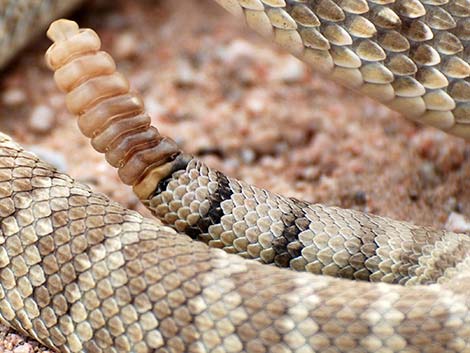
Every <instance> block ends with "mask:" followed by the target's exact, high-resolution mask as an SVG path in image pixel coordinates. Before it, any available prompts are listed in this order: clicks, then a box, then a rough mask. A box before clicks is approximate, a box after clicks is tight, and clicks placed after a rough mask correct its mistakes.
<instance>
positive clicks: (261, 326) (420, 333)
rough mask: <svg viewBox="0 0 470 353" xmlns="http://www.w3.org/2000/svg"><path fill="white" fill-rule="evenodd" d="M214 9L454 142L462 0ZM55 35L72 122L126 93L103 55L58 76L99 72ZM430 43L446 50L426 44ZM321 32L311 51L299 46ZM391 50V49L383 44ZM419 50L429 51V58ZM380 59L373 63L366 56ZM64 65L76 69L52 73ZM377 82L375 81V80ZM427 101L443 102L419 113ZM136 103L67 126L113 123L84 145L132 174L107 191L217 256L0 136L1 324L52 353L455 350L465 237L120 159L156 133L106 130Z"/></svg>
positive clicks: (95, 128)
mask: <svg viewBox="0 0 470 353" xmlns="http://www.w3.org/2000/svg"><path fill="white" fill-rule="evenodd" d="M218 2H219V3H221V4H222V5H223V6H225V7H226V8H228V9H229V10H230V11H231V12H234V13H236V14H238V15H243V16H245V18H246V19H247V22H248V24H250V25H251V26H252V27H255V28H256V29H258V30H259V31H260V32H262V33H263V34H265V35H273V36H274V38H275V40H276V41H277V42H278V43H280V44H281V45H284V46H286V47H287V48H288V49H290V50H291V51H292V52H293V53H294V54H296V55H299V56H301V57H304V59H306V60H313V59H315V60H314V64H321V66H322V67H323V69H324V70H332V72H335V73H336V74H335V75H336V76H338V75H339V76H341V75H344V76H345V77H346V75H348V76H347V77H349V78H355V79H357V80H350V83H353V85H355V86H356V87H357V88H362V90H363V91H366V92H372V91H373V92H381V93H384V94H385V93H386V92H388V93H387V94H388V95H386V97H388V98H387V99H384V100H386V101H388V103H389V105H391V106H393V107H395V108H397V109H398V110H400V109H404V108H405V107H406V111H407V113H408V114H409V115H410V116H411V117H412V118H414V119H417V120H422V121H424V122H428V123H431V124H434V125H438V126H439V127H441V128H444V129H447V130H449V131H451V132H453V133H456V134H460V135H463V136H466V132H465V131H466V128H465V122H464V120H465V117H466V118H468V114H467V113H465V111H466V109H467V108H466V107H467V104H468V99H467V98H468V88H467V85H468V76H469V75H468V72H467V71H465V70H467V68H468V46H467V43H468V37H467V33H468V18H469V10H470V7H467V5H468V1H466V0H456V1H449V2H445V1H441V2H433V1H426V2H424V1H423V2H420V1H413V0H398V1H380V0H377V1H370V2H366V1H358V0H343V1H336V2H333V1H328V0H318V1H283V0H269V1H268V0H263V1H260V0H218ZM44 3H48V4H49V5H50V6H53V5H51V4H54V3H55V2H54V1H51V2H48V1H45V2H44ZM30 4H31V6H32V7H33V8H35V9H36V10H37V9H38V7H37V6H38V5H37V3H36V2H31V3H30ZM11 6H12V7H15V5H11ZM35 6H36V7H35ZM40 6H45V5H40ZM49 8H52V7H49ZM25 9H26V8H23V9H22V10H25ZM20 12H21V11H20ZM10 14H11V12H10V13H5V14H4V16H8V15H10ZM445 14H447V15H445ZM439 16H440V17H439ZM446 16H447V17H446ZM385 20H388V21H389V22H384V21H385ZM446 21H447V22H446ZM446 23H447V25H449V23H453V24H455V26H453V27H448V26H447V27H446V26H445V24H446ZM63 24H64V22H62V25H63ZM388 25H390V27H387V26H388ZM392 25H393V26H392ZM372 27H373V28H374V29H375V30H374V29H373V28H372ZM56 29H57V30H54V29H53V28H52V27H51V31H52V32H50V36H51V38H52V39H53V40H54V42H55V44H54V46H53V47H52V48H56V49H57V48H59V49H60V48H62V49H60V50H55V51H54V49H51V50H50V51H49V57H48V62H49V64H50V66H52V67H53V68H54V69H56V70H58V71H56V80H57V82H58V83H59V86H60V87H61V88H63V89H64V90H66V91H69V92H70V93H69V98H68V103H69V104H68V106H69V108H70V107H72V109H71V110H72V111H73V112H74V113H77V114H78V115H80V116H81V119H82V117H83V115H86V114H88V113H89V112H90V111H92V109H97V107H98V108H99V107H103V106H109V102H110V101H111V100H113V99H116V97H118V98H119V97H121V96H127V97H129V94H130V93H129V92H128V87H127V85H126V84H121V83H122V82H123V81H122V80H121V81H119V80H120V76H119V75H118V74H115V73H114V66H113V65H110V64H109V63H110V61H109V60H108V61H107V63H108V64H103V65H104V67H106V68H107V70H108V71H106V70H104V71H101V70H98V71H94V70H93V69H92V68H93V67H95V66H93V65H82V66H80V65H78V66H73V65H72V66H68V65H69V64H70V63H75V64H76V63H77V62H80V60H82V58H84V57H87V58H89V57H95V55H98V56H100V58H101V59H100V60H101V61H100V62H101V63H103V62H104V61H106V60H107V59H104V61H103V60H102V59H103V58H104V57H105V54H99V53H100V52H99V51H98V50H99V47H93V48H91V49H89V50H86V51H84V52H80V50H79V49H80V48H83V47H86V45H87V43H88V42H87V41H81V42H80V41H76V39H77V36H78V35H79V34H80V33H85V32H86V31H83V30H78V27H75V26H74V25H71V23H70V22H65V26H62V27H61V26H58V27H57V28H56ZM427 29H429V30H430V31H431V32H432V33H433V35H432V37H430V34H429V33H428V32H427ZM335 31H336V32H335ZM434 32H436V33H434ZM367 33H368V34H370V36H368V37H367V36H365V34H367ZM397 33H398V35H399V36H397ZM442 33H446V34H442ZM387 35H390V36H392V37H391V38H390V37H388V40H385V39H384V38H385V37H387ZM419 35H423V36H424V37H419ZM452 36H453V37H455V38H457V40H458V42H459V43H460V44H461V46H460V47H459V46H458V45H456V46H455V47H453V48H454V49H456V48H457V47H459V48H461V50H457V49H456V51H455V52H452V50H450V49H449V48H448V47H446V45H448V43H449V42H448V41H449V40H450V39H448V38H453V37H452ZM440 37H445V38H447V39H446V40H447V41H446V40H443V41H440V42H439V41H435V40H436V39H435V38H440ZM299 38H300V39H299ZM322 38H323V39H326V42H327V43H328V44H325V46H324V47H314V44H315V43H316V44H315V45H320V44H318V43H320V42H321V40H323V39H322ZM348 38H350V39H351V40H350V41H349V39H348ZM402 38H404V39H405V40H406V41H407V43H408V44H409V47H408V49H406V50H396V51H393V50H390V48H394V46H398V45H399V44H400V43H401V44H403V43H404V42H403V40H402ZM420 38H421V39H422V40H418V39H420ZM345 39H347V40H345ZM299 40H300V42H299ZM454 42H455V41H454ZM77 43H78V44H77ZM299 43H300V45H299ZM384 43H388V45H389V47H382V46H384ZM439 43H440V44H439ZM454 44H455V43H454ZM380 45H382V46H380ZM378 48H381V50H382V51H380V50H379V49H378ZM403 48H404V47H403ZM403 48H401V49H403ZM420 48H421V49H420ZM422 48H425V49H428V48H430V49H432V50H429V52H431V53H432V54H433V55H432V58H433V61H429V59H430V58H431V57H428V56H427V53H428V51H426V50H425V49H422ZM443 48H444V49H443ZM77 50H78V51H77ZM423 51H424V54H423ZM57 52H59V53H61V55H63V56H62V59H61V60H59V61H57V62H54V59H56V58H61V56H60V55H58V54H57ZM434 52H436V53H438V56H439V58H440V59H439V60H438V62H437V61H436V60H435V59H436V56H435V55H434ZM51 53H52V54H51ZM380 53H384V55H382V56H381V58H382V59H381V60H377V59H378V57H374V56H373V55H375V54H377V55H378V54H380ZM413 53H414V54H413ZM417 53H418V54H421V55H418V54H417ZM404 54H406V55H404ZM103 55H104V56H103ZM354 55H356V56H357V57H358V58H359V62H360V63H358V62H357V60H356V59H355V56H354ZM405 57H408V58H409V60H410V61H412V62H413V63H414V67H415V68H416V71H415V72H411V71H410V72H408V73H406V74H405V73H404V72H402V73H401V74H399V73H397V72H395V71H394V70H392V68H393V67H394V66H393V65H392V62H393V61H394V60H395V61H396V60H398V62H400V60H402V62H401V63H402V64H403V60H405V61H406V59H404V58H405ZM372 59H374V60H372ZM417 59H420V60H422V61H418V60H417ZM322 60H323V61H322ZM413 60H414V61H413ZM353 62H356V64H358V65H359V66H358V67H352V66H351V64H352V63H353ZM449 62H451V63H454V64H455V63H457V64H455V65H454V64H449ZM88 63H90V62H88ZM106 65H108V66H106ZM390 65H392V66H390ZM446 65H447V66H446ZM448 65H450V67H451V68H453V69H456V67H457V68H460V69H459V70H460V71H459V70H457V71H458V72H460V74H461V75H462V76H461V77H457V76H456V72H457V71H453V70H449V67H448ZM66 67H68V68H70V67H72V68H73V67H75V68H78V69H77V70H78V71H74V70H69V71H68V73H67V70H65V69H64V71H63V72H65V73H66V74H63V75H57V72H59V71H60V70H61V69H62V68H66ZM84 67H86V68H87V69H89V70H88V71H87V70H86V69H85V68H84ZM399 68H404V65H398V67H396V69H399ZM387 70H388V71H387ZM423 71H424V72H428V71H429V72H432V73H434V74H436V75H438V74H437V72H439V73H440V74H441V76H443V77H445V82H446V85H441V86H439V87H437V86H436V87H434V86H433V87H431V86H429V87H428V85H427V81H422V80H420V78H422V77H424V76H426V75H424V76H423V75H422V72H423ZM389 72H390V73H391V76H390V75H389ZM465 72H466V75H464V73H465ZM82 73H83V75H82ZM383 73H386V74H383ZM75 74H76V75H75ZM379 74H380V75H379ZM382 74H383V75H382ZM74 75H75V76H74ZM103 75H105V76H103ZM387 75H388V79H387V80H388V81H389V82H385V81H383V82H381V81H380V82H379V80H378V77H382V78H383V77H386V76H387ZM359 76H360V77H361V79H360V80H359ZM441 76H439V77H441ZM71 77H72V79H70V78H71ZM104 77H106V78H110V77H111V79H110V80H107V79H105V78H104ZM116 77H118V78H117V79H116ZM97 78H98V80H97ZM441 78H442V77H441ZM67 80H68V81H67ZM413 80H414V81H413ZM116 82H121V83H118V84H116ZM397 82H398V83H397ZM433 82H434V81H433ZM443 82H444V81H442V82H441V83H443ZM108 83H109V85H108ZM425 83H426V84H425ZM407 84H409V85H411V86H410V87H408V86H407ZM418 84H419V85H421V86H422V87H423V89H421V88H420V89H419V90H418V91H419V92H420V93H421V94H420V95H417V96H409V95H408V96H402V95H401V93H403V91H401V90H400V89H403V90H404V91H406V92H411V91H413V90H412V89H411V88H412V87H419V86H418ZM113 85H114V86H113ZM84 87H88V89H87V90H83V89H82V88H84ZM110 87H111V88H110ZM114 87H118V88H119V90H118V91H115V90H114ZM372 87H373V88H374V89H373V90H371V88H372ZM397 87H398V88H397ZM392 91H393V94H391V93H390V92H392ZM77 92H84V93H82V95H77V94H76V93H77ZM89 92H92V94H91V95H90V96H89V97H88V96H87V95H88V94H89ZM400 92H401V93H400ZM416 92H417V91H416ZM416 92H415V93H416ZM371 94H372V93H371ZM384 94H380V96H382V97H385V95H384ZM131 96H132V97H137V95H134V94H133V93H132V94H131ZM433 96H434V98H436V97H437V98H438V100H437V101H441V102H446V101H447V102H449V101H452V102H453V104H442V105H441V104H434V103H435V102H436V101H435V100H434V101H433V99H432V97H433ZM70 97H72V98H70ZM442 97H444V98H445V99H443V98H442ZM88 98H89V100H87V99H88ZM136 100H137V101H138V98H135V99H134V100H133V101H136ZM118 101H119V100H118ZM83 102H85V103H86V104H84V105H83ZM432 102H434V103H432ZM106 104H108V105H106ZM137 106H138V109H135V105H134V108H133V110H131V111H129V112H128V113H129V114H127V113H125V112H122V114H121V112H120V113H119V114H118V115H116V113H114V114H110V115H109V116H108V117H107V118H106V114H104V115H95V116H100V117H102V118H100V119H101V120H100V121H101V123H102V125H100V124H101V123H100V124H97V125H93V124H92V123H86V122H87V120H82V121H84V122H85V123H84V125H82V126H81V127H82V128H85V130H86V129H87V128H90V126H92V129H91V130H90V133H89V134H88V135H89V136H90V137H94V138H96V136H99V134H98V132H99V133H102V132H103V131H105V129H104V128H105V127H106V129H107V128H109V129H111V130H112V129H113V128H116V129H117V130H116V131H118V133H117V134H116V135H115V136H114V137H113V143H110V144H109V146H108V148H104V147H105V144H104V145H102V146H101V147H100V144H99V143H98V144H96V143H95V147H97V149H98V150H100V149H101V150H102V151H104V152H106V153H107V157H108V160H109V159H111V160H112V161H113V165H115V166H116V167H118V168H121V170H122V167H124V166H126V163H132V165H134V163H135V162H136V161H137V162H138V163H137V164H136V165H138V166H139V168H138V169H135V170H137V173H136V174H135V176H133V177H132V178H127V177H128V174H127V173H121V174H120V175H121V177H122V178H123V180H124V181H125V182H126V181H127V182H128V183H129V184H131V185H133V186H134V190H135V191H136V192H137V194H138V195H139V197H140V198H141V199H142V201H143V202H144V203H145V204H146V205H147V207H149V208H150V209H151V210H152V211H153V212H154V214H155V215H156V216H157V217H159V218H160V219H162V220H163V221H164V222H165V223H166V224H169V225H171V226H173V228H175V229H176V230H178V231H179V232H186V233H187V234H188V235H190V236H191V237H192V238H193V239H198V240H203V241H204V242H206V243H208V244H209V245H211V246H212V247H216V248H223V249H224V250H226V252H223V251H221V250H218V249H213V248H209V247H207V246H206V245H204V244H203V243H202V242H194V241H193V240H191V239H189V238H188V237H187V236H184V235H181V234H177V233H175V232H174V231H172V230H170V229H169V228H166V227H163V226H161V225H159V224H158V223H155V222H153V221H151V220H146V219H144V218H142V217H141V216H139V215H138V214H136V213H134V212H131V211H127V210H125V209H123V208H122V207H120V206H119V205H117V204H115V203H112V202H111V201H109V200H108V199H107V198H106V197H104V196H102V195H95V194H93V193H92V192H91V191H90V190H89V189H87V188H86V187H84V186H83V185H80V184H77V183H75V182H74V181H73V180H72V179H71V178H70V177H68V176H66V175H63V174H60V173H57V172H56V171H54V170H53V169H51V168H50V167H48V166H47V165H45V164H44V163H42V162H41V161H39V160H38V159H37V158H36V157H34V156H33V155H31V154H29V153H27V152H25V151H23V150H22V149H21V148H20V147H19V146H18V145H16V144H15V143H13V142H12V141H11V140H10V139H9V138H8V137H7V136H5V135H2V136H1V138H0V181H1V188H0V191H1V193H0V212H1V213H0V217H1V224H2V227H1V235H2V242H3V245H2V248H0V249H1V252H2V254H1V256H0V267H1V272H0V278H1V281H0V288H1V289H2V291H1V293H0V297H1V299H0V319H1V320H2V322H4V323H6V324H8V325H11V326H12V327H14V328H16V329H17V330H20V331H22V332H24V333H26V334H28V335H31V336H32V337H34V338H36V339H38V340H39V341H40V342H42V343H44V344H46V345H48V346H50V347H54V348H57V349H59V350H60V351H63V352H79V351H86V352H93V353H94V352H256V353H258V352H260V353H262V352H298V353H307V352H319V351H321V352H468V351H470V313H469V311H470V295H469V293H470V256H469V255H470V238H468V237H467V236H466V235H463V234H455V233H450V232H445V231H437V230H432V229H427V228H422V227H417V226H414V225H411V224H407V223H403V222H397V221H393V220H390V219H386V218H382V217H377V216H372V215H367V214H363V213H359V212H356V211H351V210H343V209H339V208H329V207H325V206H322V205H312V204H308V203H305V202H302V201H299V200H295V199H290V198H285V197H282V196H278V195H275V194H272V193H270V192H268V191H265V190H261V189H258V188H256V187H253V186H250V185H248V184H246V183H243V182H240V181H237V180H234V179H232V178H229V177H227V176H225V175H223V174H222V173H220V172H218V171H215V170H212V169H210V168H209V167H207V166H205V165H204V164H203V163H201V162H200V161H198V160H197V159H194V158H192V157H190V156H187V155H184V154H183V153H180V152H179V151H178V150H177V148H176V147H174V146H173V145H172V146H173V147H171V151H172V153H155V154H154V155H153V156H154V157H153V159H147V158H137V159H136V160H135V161H134V160H133V158H132V157H133V156H136V155H138V153H139V152H140V151H147V148H150V149H152V148H154V147H155V148H158V147H157V146H158V143H159V142H160V141H162V138H161V137H160V136H159V135H157V133H156V132H155V133H149V134H148V135H145V133H146V131H150V130H149V129H150V128H149V126H148V122H147V120H146V119H145V118H144V119H143V120H142V121H143V123H142V124H140V123H139V124H138V126H137V125H136V126H134V127H133V128H129V126H130V125H128V124H124V123H122V121H126V118H129V119H131V120H132V121H136V120H134V119H135V117H137V116H140V114H143V111H142V109H143V107H140V105H139V104H137ZM74 108H76V109H74ZM462 112H463V113H462ZM131 113H132V114H131ZM465 114H467V115H465ZM89 115H90V114H89ZM118 117H119V119H118ZM430 117H431V118H430ZM451 117H452V118H451ZM462 117H463V118H462ZM139 121H140V120H139ZM119 122H121V123H119ZM90 124H91V125H90ZM85 125H86V126H85ZM119 129H120V130H119ZM82 130H83V129H82ZM113 131H114V130H113ZM119 131H121V133H119ZM139 131H142V132H143V134H140V135H139V134H137V133H136V132H139ZM152 131H154V130H152ZM132 136H144V137H141V139H140V140H139V139H137V140H133V139H132V138H130V137H132ZM95 141H96V140H95ZM136 141H137V142H136ZM121 142H122V143H121ZM116 146H123V147H122V148H118V149H115V147H116ZM116 151H117V152H119V153H117V152H116ZM108 153H110V154H108ZM116 153H117V154H116ZM143 155H145V153H144V154H143ZM142 163H144V164H142ZM129 170H134V169H132V168H130V169H129ZM227 252H231V253H238V254H239V255H242V256H243V257H246V258H251V259H256V260H258V261H257V262H254V261H249V260H244V259H242V258H241V257H238V256H234V255H229V254H227ZM259 262H264V263H268V264H269V263H274V264H276V265H277V266H278V267H289V268H290V269H293V270H297V271H308V272H311V273H305V272H304V273H299V272H294V271H288V270H286V269H279V268H276V267H274V266H264V265H262V264H260V263H259ZM312 273H313V274H312ZM320 274H323V275H328V276H319V275H320ZM333 277H343V278H344V279H338V278H333ZM350 279H358V280H364V281H356V282H351V281H350ZM366 281H371V282H382V283H368V282H366ZM384 282H386V283H384ZM405 284H406V286H403V285H405Z"/></svg>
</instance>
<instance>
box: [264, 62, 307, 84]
mask: <svg viewBox="0 0 470 353" xmlns="http://www.w3.org/2000/svg"><path fill="white" fill-rule="evenodd" d="M305 72H306V69H305V64H303V63H302V62H301V61H300V60H299V59H296V58H293V57H289V58H288V59H286V60H283V62H282V63H281V64H279V65H276V69H275V71H274V72H273V73H272V79H274V80H278V81H283V82H285V83H296V82H299V81H301V80H302V79H303V77H304V76H305Z"/></svg>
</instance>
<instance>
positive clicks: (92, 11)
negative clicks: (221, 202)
mask: <svg viewBox="0 0 470 353" xmlns="http://www.w3.org/2000/svg"><path fill="white" fill-rule="evenodd" d="M103 3H104V2H101V1H95V2H93V3H91V4H89V5H87V6H84V7H83V8H81V9H80V10H79V11H78V12H76V13H75V14H74V15H73V16H72V17H73V18H74V19H75V20H77V21H78V22H79V23H80V25H81V26H82V27H92V28H94V29H95V30H96V31H97V32H98V33H99V34H100V36H101V37H102V40H103V46H104V49H105V50H107V51H109V52H110V53H111V54H112V55H113V56H114V57H115V58H116V61H117V63H118V67H119V69H120V70H121V71H122V72H123V73H124V74H126V75H127V76H128V77H129V79H130V81H131V83H132V86H133V88H134V89H136V90H138V91H140V92H141V93H142V94H143V97H144V100H145V103H146V106H147V109H148V111H149V112H150V114H151V115H152V119H153V123H154V124H155V125H156V126H157V127H158V128H159V129H160V131H161V132H162V133H164V134H166V135H168V136H170V137H172V138H173V139H175V140H176V141H177V142H178V143H179V144H180V145H181V147H182V148H183V149H184V150H185V151H187V152H190V153H192V154H195V155H197V156H199V157H200V158H201V159H203V160H204V161H206V162H207V163H208V164H209V165H210V166H212V167H215V168H218V169H220V170H221V171H223V172H225V173H226V174H228V175H230V176H233V177H237V178H240V179H243V180H245V181H247V182H249V183H252V184H255V185H257V186H260V187H263V188H267V189H269V190H271V191H274V192H276V193H281V194H283V195H286V196H294V197H297V198H300V199H304V200H308V201H311V202H321V203H325V204H328V205H336V206H340V207H348V208H355V209H358V210H362V211H367V212H372V213H375V214H379V215H383V216H388V217H392V218H395V219H400V220H406V221H412V222H414V223H417V224H421V225H428V226H434V227H440V228H442V227H443V226H444V225H445V224H446V223H447V227H448V228H449V227H453V228H459V226H462V224H464V223H465V215H470V180H469V178H468V176H469V175H470V163H469V159H470V153H469V152H470V148H469V146H468V145H466V144H465V143H464V141H463V140H461V139H458V138H455V137H452V136H449V135H446V134H445V133H443V132H440V131H438V130H436V129H433V128H427V127H423V126H419V125H416V124H414V123H412V122H410V121H407V120H406V119H405V118H403V117H402V116H400V115H399V114H397V113H393V112H391V111H390V110H388V109H387V108H385V107H383V106H382V105H380V104H379V103H376V102H374V101H372V100H370V99H368V98H365V97H362V96H359V95H357V94H355V93H353V92H351V91H348V90H346V89H344V88H342V87H341V86H339V85H337V84H335V83H333V82H331V81H330V80H328V79H327V78H325V77H322V76H321V75H320V74H318V73H316V72H313V71H311V70H310V69H309V68H308V67H307V66H306V65H304V64H302V63H301V62H300V61H298V60H297V59H295V58H293V57H291V56H290V55H288V54H286V53H285V52H283V51H282V50H281V49H279V48H277V47H275V46H273V45H271V44H269V43H267V42H266V41H265V40H263V39H261V38H260V37H258V36H257V35H256V34H254V33H252V32H251V31H249V30H247V29H246V28H245V26H244V24H243V23H242V22H241V21H239V20H236V19H234V18H232V17H231V15H229V14H227V13H225V12H224V11H223V10H222V9H220V8H218V6H217V5H216V4H215V3H213V2H211V1H210V0H201V1H192V0H184V1H183V0H180V1H172V0H165V1H163V0H162V1H159V2H155V1H124V0H118V1H114V2H113V5H112V6H109V5H103ZM48 45H49V42H48V41H47V39H46V38H43V37H40V38H38V39H37V41H36V43H35V44H34V45H32V46H30V47H29V48H28V49H27V50H26V51H24V52H23V53H22V54H21V55H20V56H19V57H18V58H17V59H16V60H15V61H14V62H13V63H12V64H11V65H10V67H9V68H8V69H7V70H6V71H4V72H3V75H2V76H3V77H2V78H1V79H0V82H1V83H0V127H1V130H2V131H4V132H6V133H9V134H11V135H12V136H13V137H14V138H15V139H16V140H17V141H18V142H20V143H21V144H23V145H24V146H26V147H27V148H28V149H30V150H32V151H34V152H36V153H38V154H39V155H40V156H41V157H43V158H45V159H47V160H48V161H49V162H51V163H53V164H54V165H56V166H57V167H58V168H59V169H61V170H63V171H65V172H67V173H68V174H70V175H72V176H73V177H75V178H76V179H77V180H79V181H81V182H84V183H87V184H89V185H91V186H92V187H93V189H94V190H96V191H99V192H103V193H106V194H107V195H109V196H110V197H111V198H113V199H114V200H117V201H119V202H121V203H122V204H124V205H125V206H127V207H129V208H133V209H137V210H139V211H141V212H143V213H145V214H146V215H148V213H146V212H147V211H145V210H144V209H143V207H142V206H140V204H139V202H138V200H137V199H136V197H135V196H134V195H133V194H132V193H131V191H130V189H129V188H128V187H126V186H124V185H122V184H121V183H120V182H119V180H118V178H117V175H116V172H115V171H114V170H113V169H112V168H111V167H109V166H107V165H106V163H105V162H104V158H103V156H101V155H99V154H97V153H96V152H94V151H93V150H92V149H91V147H89V143H88V141H87V140H86V139H85V138H84V137H82V135H81V134H80V133H79V131H78V128H77V126H76V122H75V121H74V118H73V117H72V116H70V115H69V114H68V113H67V112H66V109H65V105H64V97H63V95H62V93H60V92H59V91H58V90H57V89H56V87H55V84H54V82H53V80H52V74H51V73H50V72H49V70H48V69H47V68H46V66H45V64H44V60H43V54H44V52H45V50H46V48H47V46H48ZM455 219H457V220H458V221H457V222H456V221H455ZM464 228H465V227H464ZM2 332H3V331H2ZM2 338H3V341H2V340H1V339H2ZM18 349H20V350H18ZM38 349H39V348H38V347H37V345H34V344H33V343H31V342H30V341H27V343H25V342H24V341H23V339H22V338H21V337H20V336H18V335H16V334H13V333H9V334H6V333H4V334H2V335H0V352H10V351H13V352H16V353H29V352H34V351H37V350H38Z"/></svg>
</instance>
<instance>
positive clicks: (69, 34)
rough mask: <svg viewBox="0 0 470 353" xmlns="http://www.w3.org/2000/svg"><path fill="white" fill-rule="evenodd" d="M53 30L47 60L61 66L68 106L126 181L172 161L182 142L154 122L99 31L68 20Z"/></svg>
mask: <svg viewBox="0 0 470 353" xmlns="http://www.w3.org/2000/svg"><path fill="white" fill-rule="evenodd" d="M48 35H49V37H50V38H51V39H52V40H53V41H54V44H53V45H52V46H51V48H50V49H49V50H48V52H47V55H46V59H47V62H48V64H49V66H50V67H51V68H52V69H53V70H55V71H56V73H55V75H54V78H55V80H56V82H57V85H58V86H59V88H60V89H62V90H63V91H65V92H67V107H68V109H69V110H70V112H72V113H74V114H76V115H78V116H79V120H78V124H79V127H80V130H81V131H82V133H83V134H84V135H85V136H87V137H90V138H92V145H93V147H94V148H95V149H96V150H97V151H98V152H102V153H105V155H106V160H107V161H108V162H109V163H110V164H111V165H112V166H114V167H116V168H119V176H120V178H121V179H122V181H123V182H124V183H126V184H128V185H134V186H136V185H138V184H142V183H143V182H144V181H145V179H146V177H147V175H149V174H150V172H151V171H152V169H153V168H159V167H162V166H164V165H165V164H166V163H172V162H173V161H174V160H175V158H176V157H177V156H178V155H179V154H180V150H179V149H178V147H177V145H176V143H175V142H174V141H173V140H171V139H169V138H164V137H162V136H161V135H160V134H159V132H158V130H157V129H156V128H155V127H153V126H151V125H150V117H149V116H148V115H147V114H146V113H145V109H144V105H143V102H142V99H141V98H140V97H139V96H138V95H137V94H136V93H132V92H130V90H129V82H128V81H127V79H126V78H125V77H124V76H122V75H121V74H120V73H118V72H116V65H115V63H114V61H113V59H112V58H111V57H110V56H109V55H108V54H107V53H105V52H103V51H99V49H100V46H101V43H100V39H99V38H98V36H97V35H96V33H95V32H93V31H92V30H90V29H79V28H78V26H77V24H76V23H75V22H72V21H66V20H63V21H58V22H55V23H54V24H53V25H52V26H51V28H50V29H49V31H48ZM166 170H168V171H170V170H172V169H171V168H169V167H166V168H164V171H166ZM164 171H163V172H162V171H158V173H153V176H152V177H149V178H148V179H149V180H148V181H146V183H153V185H146V187H145V189H146V190H148V189H151V188H152V186H155V187H156V183H155V182H156V181H158V180H155V175H159V176H161V177H165V175H164V174H165V172H164ZM146 192H147V191H146Z"/></svg>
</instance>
